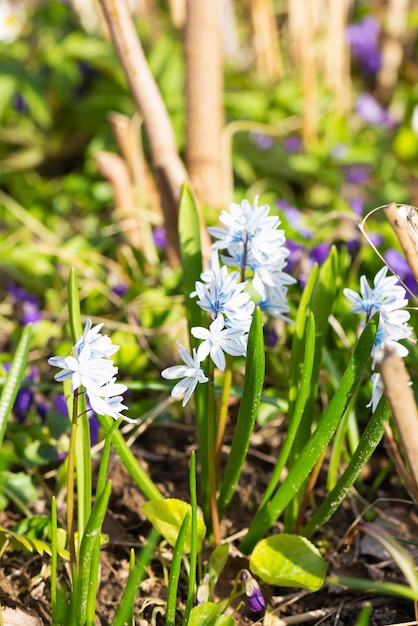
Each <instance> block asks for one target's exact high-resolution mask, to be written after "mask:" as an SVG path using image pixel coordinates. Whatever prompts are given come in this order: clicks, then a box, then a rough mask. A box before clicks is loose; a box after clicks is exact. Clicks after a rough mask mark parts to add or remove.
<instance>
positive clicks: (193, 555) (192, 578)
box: [183, 451, 197, 626]
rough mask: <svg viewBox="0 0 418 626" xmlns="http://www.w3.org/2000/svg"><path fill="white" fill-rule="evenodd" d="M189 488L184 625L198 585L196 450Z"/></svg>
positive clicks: (192, 457)
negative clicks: (190, 523) (189, 524)
mask: <svg viewBox="0 0 418 626" xmlns="http://www.w3.org/2000/svg"><path fill="white" fill-rule="evenodd" d="M189 489H190V505H191V509H192V514H191V521H192V531H191V548H190V571H189V584H188V587H187V601H186V610H185V612H184V616H183V626H187V624H188V623H189V617H190V611H191V610H192V608H193V600H194V595H195V587H196V566H197V493H196V455H195V453H194V451H193V452H192V454H191V456H190V476H189Z"/></svg>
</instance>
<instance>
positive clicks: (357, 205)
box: [348, 198, 364, 217]
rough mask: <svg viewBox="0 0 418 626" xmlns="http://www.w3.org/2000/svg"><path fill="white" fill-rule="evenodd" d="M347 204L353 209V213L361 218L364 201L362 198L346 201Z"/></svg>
mask: <svg viewBox="0 0 418 626" xmlns="http://www.w3.org/2000/svg"><path fill="white" fill-rule="evenodd" d="M348 204H349V205H350V207H351V208H352V209H353V211H354V213H355V214H356V215H358V216H359V217H361V216H362V215H363V209H364V200H363V199H362V198H351V199H350V200H348Z"/></svg>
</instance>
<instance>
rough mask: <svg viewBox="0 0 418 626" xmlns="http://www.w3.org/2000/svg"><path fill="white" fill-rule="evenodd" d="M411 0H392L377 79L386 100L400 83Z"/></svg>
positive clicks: (388, 11)
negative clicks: (403, 43) (404, 38)
mask: <svg viewBox="0 0 418 626" xmlns="http://www.w3.org/2000/svg"><path fill="white" fill-rule="evenodd" d="M408 14H409V0H390V1H389V6H388V9H387V13H386V19H385V35H386V36H385V38H384V39H383V51H382V52H383V54H382V61H383V62H382V67H381V69H380V72H379V74H378V77H377V82H378V85H379V87H380V88H381V90H383V91H384V94H383V95H384V96H386V97H385V99H388V98H389V97H390V95H391V93H392V91H393V89H394V88H395V87H396V85H397V82H398V72H399V67H400V65H401V63H402V58H403V47H402V37H403V36H404V34H405V31H406V29H407V25H408Z"/></svg>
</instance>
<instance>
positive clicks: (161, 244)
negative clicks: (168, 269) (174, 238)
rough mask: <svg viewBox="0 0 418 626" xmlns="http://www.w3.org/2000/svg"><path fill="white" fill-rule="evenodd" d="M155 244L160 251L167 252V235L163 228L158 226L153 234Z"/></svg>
mask: <svg viewBox="0 0 418 626" xmlns="http://www.w3.org/2000/svg"><path fill="white" fill-rule="evenodd" d="M152 236H153V239H154V243H155V245H156V246H157V248H159V249H160V250H165V249H166V247H167V233H166V232H165V228H164V227H163V226H156V227H155V228H154V230H153V233H152Z"/></svg>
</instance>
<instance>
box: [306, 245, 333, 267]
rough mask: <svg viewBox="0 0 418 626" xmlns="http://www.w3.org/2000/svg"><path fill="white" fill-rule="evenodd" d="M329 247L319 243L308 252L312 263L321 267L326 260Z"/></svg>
mask: <svg viewBox="0 0 418 626" xmlns="http://www.w3.org/2000/svg"><path fill="white" fill-rule="evenodd" d="M330 249H331V247H330V245H329V244H328V243H325V242H323V243H320V244H318V245H317V246H315V247H314V248H312V250H311V251H310V252H309V258H310V260H311V262H312V264H314V263H318V265H322V263H323V262H324V261H325V260H326V258H327V257H328V255H329V251H330Z"/></svg>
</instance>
